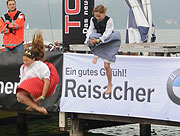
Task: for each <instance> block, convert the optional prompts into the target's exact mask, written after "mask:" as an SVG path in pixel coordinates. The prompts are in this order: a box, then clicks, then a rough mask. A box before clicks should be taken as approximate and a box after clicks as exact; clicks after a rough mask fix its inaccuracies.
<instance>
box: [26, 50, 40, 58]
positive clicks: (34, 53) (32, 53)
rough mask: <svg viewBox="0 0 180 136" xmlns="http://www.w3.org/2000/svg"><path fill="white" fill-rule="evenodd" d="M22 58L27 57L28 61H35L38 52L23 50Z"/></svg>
mask: <svg viewBox="0 0 180 136" xmlns="http://www.w3.org/2000/svg"><path fill="white" fill-rule="evenodd" d="M23 56H26V57H28V58H30V59H33V58H35V60H37V59H36V57H37V56H38V52H36V51H35V50H33V49H25V50H24V54H23Z"/></svg>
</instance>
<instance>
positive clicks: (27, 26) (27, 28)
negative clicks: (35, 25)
mask: <svg viewBox="0 0 180 136" xmlns="http://www.w3.org/2000/svg"><path fill="white" fill-rule="evenodd" d="M26 30H29V22H28V23H27V25H26Z"/></svg>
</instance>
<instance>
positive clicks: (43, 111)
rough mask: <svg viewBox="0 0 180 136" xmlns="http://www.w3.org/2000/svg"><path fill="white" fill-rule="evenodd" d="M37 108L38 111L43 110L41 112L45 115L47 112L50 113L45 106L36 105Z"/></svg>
mask: <svg viewBox="0 0 180 136" xmlns="http://www.w3.org/2000/svg"><path fill="white" fill-rule="evenodd" d="M36 110H37V111H38V112H41V113H42V114H44V115H47V114H48V112H47V110H46V109H45V108H44V107H40V106H37V107H36Z"/></svg>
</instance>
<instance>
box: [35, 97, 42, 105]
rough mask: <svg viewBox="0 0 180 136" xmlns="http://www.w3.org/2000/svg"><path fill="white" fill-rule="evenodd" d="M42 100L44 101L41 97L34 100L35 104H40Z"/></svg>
mask: <svg viewBox="0 0 180 136" xmlns="http://www.w3.org/2000/svg"><path fill="white" fill-rule="evenodd" d="M41 100H42V99H41V97H38V98H36V99H34V102H35V103H36V104H39V102H40V101H41Z"/></svg>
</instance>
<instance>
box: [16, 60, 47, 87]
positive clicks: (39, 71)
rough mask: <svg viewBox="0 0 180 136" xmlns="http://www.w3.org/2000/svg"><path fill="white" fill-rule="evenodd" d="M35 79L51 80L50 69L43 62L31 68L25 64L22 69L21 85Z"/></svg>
mask: <svg viewBox="0 0 180 136" xmlns="http://www.w3.org/2000/svg"><path fill="white" fill-rule="evenodd" d="M33 77H38V78H40V79H41V80H42V79H43V78H47V79H50V70H49V67H48V66H47V65H46V64H45V63H44V62H42V61H35V62H34V63H32V64H31V65H30V66H29V67H27V66H25V65H24V64H23V65H22V66H21V68H20V83H22V82H23V81H24V80H26V79H29V78H33ZM20 83H19V84H20Z"/></svg>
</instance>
